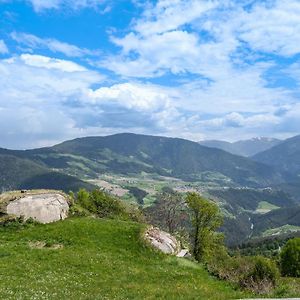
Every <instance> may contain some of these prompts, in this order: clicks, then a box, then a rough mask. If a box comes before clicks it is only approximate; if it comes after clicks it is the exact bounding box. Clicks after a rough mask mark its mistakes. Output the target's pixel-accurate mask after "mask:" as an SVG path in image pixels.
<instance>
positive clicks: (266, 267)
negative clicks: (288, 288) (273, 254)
mask: <svg viewBox="0 0 300 300" xmlns="http://www.w3.org/2000/svg"><path fill="white" fill-rule="evenodd" d="M279 275H280V273H279V270H278V268H277V266H276V264H275V262H273V261H272V260H271V259H268V258H265V257H262V256H257V257H255V258H254V267H253V269H252V270H251V271H250V272H249V273H248V274H246V275H245V276H244V278H243V279H242V280H241V282H240V284H241V286H243V287H245V288H247V289H249V290H251V291H253V292H255V293H258V294H265V293H269V292H270V291H271V290H272V289H273V288H274V287H275V286H276V283H277V280H278V278H279Z"/></svg>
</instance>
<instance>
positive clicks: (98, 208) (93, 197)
mask: <svg viewBox="0 0 300 300" xmlns="http://www.w3.org/2000/svg"><path fill="white" fill-rule="evenodd" d="M75 198H76V199H75V204H74V205H73V206H72V207H71V214H73V215H77V216H85V215H89V214H92V215H96V216H98V217H100V218H121V219H123V220H132V221H136V222H140V221H143V216H142V213H141V211H140V210H139V209H138V207H136V206H134V205H129V204H126V203H125V202H123V201H121V200H120V199H118V198H115V197H113V196H111V195H109V194H107V193H105V192H104V191H100V190H94V191H92V192H88V191H86V190H84V189H81V190H80V191H79V192H78V193H77V195H76V197H75Z"/></svg>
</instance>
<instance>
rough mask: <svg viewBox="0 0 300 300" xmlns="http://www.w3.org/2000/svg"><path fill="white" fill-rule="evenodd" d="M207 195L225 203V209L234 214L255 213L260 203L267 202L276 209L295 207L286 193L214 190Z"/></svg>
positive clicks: (260, 190) (257, 190)
mask: <svg viewBox="0 0 300 300" xmlns="http://www.w3.org/2000/svg"><path fill="white" fill-rule="evenodd" d="M209 194H210V195H212V196H214V197H216V198H217V199H220V200H221V201H222V200H224V201H225V202H226V206H225V207H226V209H227V210H228V211H230V212H233V213H236V212H237V211H238V210H240V209H243V210H250V211H255V210H257V209H258V208H259V207H260V203H261V202H264V201H265V202H268V203H270V204H273V205H276V206H278V207H290V206H295V205H296V201H295V200H294V199H293V198H292V197H291V196H290V195H289V194H287V193H285V192H282V191H276V190H271V189H249V188H247V189H246V188H243V189H234V188H230V189H216V190H209Z"/></svg>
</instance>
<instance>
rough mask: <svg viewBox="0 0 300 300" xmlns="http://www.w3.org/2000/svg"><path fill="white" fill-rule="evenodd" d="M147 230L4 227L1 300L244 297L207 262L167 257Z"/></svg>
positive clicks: (79, 222)
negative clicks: (145, 235)
mask: <svg viewBox="0 0 300 300" xmlns="http://www.w3.org/2000/svg"><path fill="white" fill-rule="evenodd" d="M143 226H144V225H141V224H137V223H130V222H124V221H116V220H103V219H101V220H99V219H94V218H71V219H67V220H65V221H60V222H57V223H52V224H48V225H28V227H26V228H22V229H21V228H19V229H18V228H7V227H6V228H4V227H1V228H0V294H1V297H2V299H213V300H217V299H233V298H235V299H237V298H240V297H243V296H245V295H244V294H242V293H241V292H236V291H235V290H234V289H233V288H232V287H231V286H230V285H228V284H226V283H224V282H221V281H219V280H217V279H215V278H213V277H211V276H210V275H209V274H208V273H207V272H206V271H205V270H204V269H203V267H202V266H201V265H199V264H196V263H193V262H191V261H188V260H186V259H179V258H176V257H170V256H166V255H163V254H160V253H158V252H156V251H154V250H153V249H152V248H150V247H148V246H146V245H145V243H144V242H143V241H142V239H141V232H142V230H143Z"/></svg>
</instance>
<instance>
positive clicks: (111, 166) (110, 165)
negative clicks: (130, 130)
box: [13, 134, 284, 186]
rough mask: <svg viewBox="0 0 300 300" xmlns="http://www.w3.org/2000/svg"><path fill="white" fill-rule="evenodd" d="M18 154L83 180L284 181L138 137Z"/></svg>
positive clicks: (181, 144)
mask: <svg viewBox="0 0 300 300" xmlns="http://www.w3.org/2000/svg"><path fill="white" fill-rule="evenodd" d="M13 154H14V155H19V156H22V157H26V158H29V159H31V160H34V161H36V162H38V163H40V164H44V165H45V166H48V167H51V168H57V169H60V170H62V171H64V172H65V173H67V174H72V175H76V176H79V177H83V176H90V177H92V178H95V177H97V174H99V173H100V174H102V173H104V172H111V173H115V174H140V173H141V172H146V173H153V174H159V175H163V176H171V177H178V178H181V179H184V180H186V181H195V180H202V178H203V176H204V174H207V173H208V172H210V173H211V174H217V175H218V176H219V177H220V175H221V176H223V177H224V180H223V181H224V182H223V183H224V184H225V185H228V184H229V185H230V184H240V185H249V186H266V185H270V184H272V183H279V182H283V181H284V177H283V176H282V175H281V174H280V173H279V172H276V171H274V170H273V169H272V168H270V167H268V166H266V165H263V164H260V163H256V162H254V161H252V160H250V159H247V158H244V157H240V156H236V155H232V154H230V153H227V152H225V151H222V150H219V149H213V148H208V147H204V146H201V145H199V144H198V143H195V142H191V141H188V140H183V139H176V138H166V137H156V136H145V135H136V134H116V135H112V136H106V137H87V138H80V139H75V140H72V141H67V142H64V143H62V144H59V145H56V146H54V147H52V148H46V149H45V148H44V149H36V150H30V151H14V152H13ZM204 177H205V176H204Z"/></svg>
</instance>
